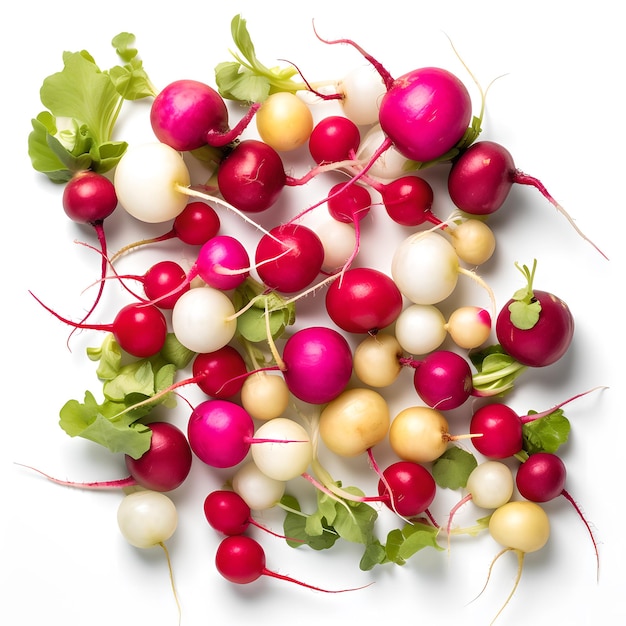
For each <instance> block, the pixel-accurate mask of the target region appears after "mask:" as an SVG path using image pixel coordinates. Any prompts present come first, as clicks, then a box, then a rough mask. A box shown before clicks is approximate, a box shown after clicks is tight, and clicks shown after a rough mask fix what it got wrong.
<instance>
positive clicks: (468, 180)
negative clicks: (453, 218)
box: [448, 141, 606, 258]
mask: <svg viewBox="0 0 626 626" xmlns="http://www.w3.org/2000/svg"><path fill="white" fill-rule="evenodd" d="M514 184H518V185H531V186H532V187H535V188H536V189H538V190H539V191H540V192H541V194H542V195H543V196H544V198H546V199H547V200H548V201H549V202H550V203H551V204H552V205H553V206H555V207H556V209H557V210H558V211H559V212H560V213H562V214H563V215H564V216H565V217H566V219H567V220H568V221H569V223H570V224H571V225H572V226H573V227H574V229H575V230H576V232H577V233H578V234H579V235H580V236H581V237H583V239H585V240H587V241H589V239H588V238H587V237H586V236H585V235H584V234H583V233H582V232H581V230H580V229H579V228H578V226H577V225H576V223H575V221H574V220H573V219H572V218H571V217H570V216H569V215H568V214H567V213H566V211H565V210H564V209H563V207H562V206H561V205H560V204H559V203H558V202H556V200H555V199H554V198H553V197H552V196H551V195H550V194H549V193H548V191H547V190H546V188H545V187H544V186H543V184H542V183H541V182H540V181H539V180H537V179H536V178H533V177H532V176H528V175H527V174H524V173H523V172H521V171H520V170H519V169H518V168H517V167H516V166H515V163H514V161H513V157H512V156H511V153H510V152H509V151H508V150H507V149H506V148H505V147H504V146H502V145H500V144H498V143H496V142H494V141H477V142H476V143H474V144H472V145H471V146H469V147H467V148H465V149H464V150H463V151H462V152H461V154H460V155H459V156H458V157H456V158H455V159H454V162H453V165H452V167H451V168H450V172H449V174H448V191H449V193H450V198H451V199H452V202H454V204H455V205H456V206H457V207H458V208H459V209H461V210H462V211H464V212H466V213H470V214H472V215H489V214H491V213H494V212H495V211H497V210H498V209H499V208H500V207H501V206H502V205H503V204H504V202H505V200H506V199H507V197H508V195H509V192H510V191H511V187H512V186H513V185H514ZM589 243H591V245H593V246H594V248H596V250H598V252H600V254H602V256H604V257H605V258H606V255H605V254H604V253H603V252H602V251H601V250H599V249H598V248H597V246H596V245H595V244H593V243H592V242H591V241H589Z"/></svg>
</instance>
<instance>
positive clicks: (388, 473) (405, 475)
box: [378, 461, 437, 517]
mask: <svg viewBox="0 0 626 626" xmlns="http://www.w3.org/2000/svg"><path fill="white" fill-rule="evenodd" d="M383 476H384V480H383V479H382V478H381V479H380V480H379V481H378V493H379V495H380V496H381V499H382V501H383V502H384V503H385V504H386V505H387V506H388V507H389V508H390V509H392V510H393V511H395V512H396V513H398V515H401V516H402V517H415V516H416V515H419V514H420V513H424V511H426V510H427V509H428V507H429V506H430V505H431V504H432V502H433V500H434V499H435V495H436V493H437V485H436V483H435V479H434V478H433V476H432V474H431V473H430V472H429V471H428V470H427V469H426V468H425V467H424V466H423V465H420V464H419V463H413V462H412V461H397V462H396V463H392V464H391V465H389V466H388V467H387V468H386V469H385V470H384V471H383ZM385 483H386V484H385ZM389 489H390V490H391V492H390V491H389Z"/></svg>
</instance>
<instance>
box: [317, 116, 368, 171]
mask: <svg viewBox="0 0 626 626" xmlns="http://www.w3.org/2000/svg"><path fill="white" fill-rule="evenodd" d="M360 143H361V133H360V131H359V127H358V126H357V125H356V124H355V123H354V122H353V121H352V120H350V119H349V118H347V117H344V116H341V115H330V116H328V117H325V118H323V119H322V120H320V121H319V122H318V123H317V124H316V125H315V127H314V128H313V131H312V132H311V135H310V137H309V152H310V153H311V156H312V157H313V160H314V161H315V162H316V163H318V164H321V163H336V162H338V161H344V160H346V159H349V158H350V154H351V153H352V152H354V153H356V151H357V150H358V148H359V144H360Z"/></svg>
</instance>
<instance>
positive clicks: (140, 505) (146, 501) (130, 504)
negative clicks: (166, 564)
mask: <svg viewBox="0 0 626 626" xmlns="http://www.w3.org/2000/svg"><path fill="white" fill-rule="evenodd" d="M117 523H118V526H119V528H120V531H121V533H122V535H124V538H125V539H126V541H128V543H130V544H131V545H132V546H135V547H136V548H153V547H155V546H161V545H162V544H163V542H165V541H167V540H168V539H169V538H170V537H171V536H172V535H173V534H174V531H175V530H176V527H177V525H178V513H177V511H176V507H175V505H174V502H172V500H171V499H170V498H169V497H168V496H166V495H165V494H164V493H161V492H159V491H148V490H146V491H135V492H133V493H129V494H128V495H126V496H124V499H123V500H122V502H121V503H120V506H119V508H118V510H117Z"/></svg>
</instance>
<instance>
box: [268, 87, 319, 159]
mask: <svg viewBox="0 0 626 626" xmlns="http://www.w3.org/2000/svg"><path fill="white" fill-rule="evenodd" d="M256 127H257V130H258V132H259V136H260V137H261V139H262V140H263V141H264V142H265V143H266V144H268V145H269V146H271V147H272V148H274V150H277V151H278V152H288V151H290V150H295V149H296V148H299V147H300V146H302V145H304V144H305V143H306V142H307V141H308V139H309V136H310V134H311V131H312V130H313V114H312V113H311V110H310V109H309V107H308V105H307V104H306V103H305V102H304V101H303V100H301V99H300V98H299V97H298V96H297V95H296V94H293V93H290V92H287V91H277V92H276V93H273V94H271V95H270V96H268V97H267V99H266V100H265V101H264V102H263V104H262V105H261V107H260V108H259V110H258V111H257V113H256Z"/></svg>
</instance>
